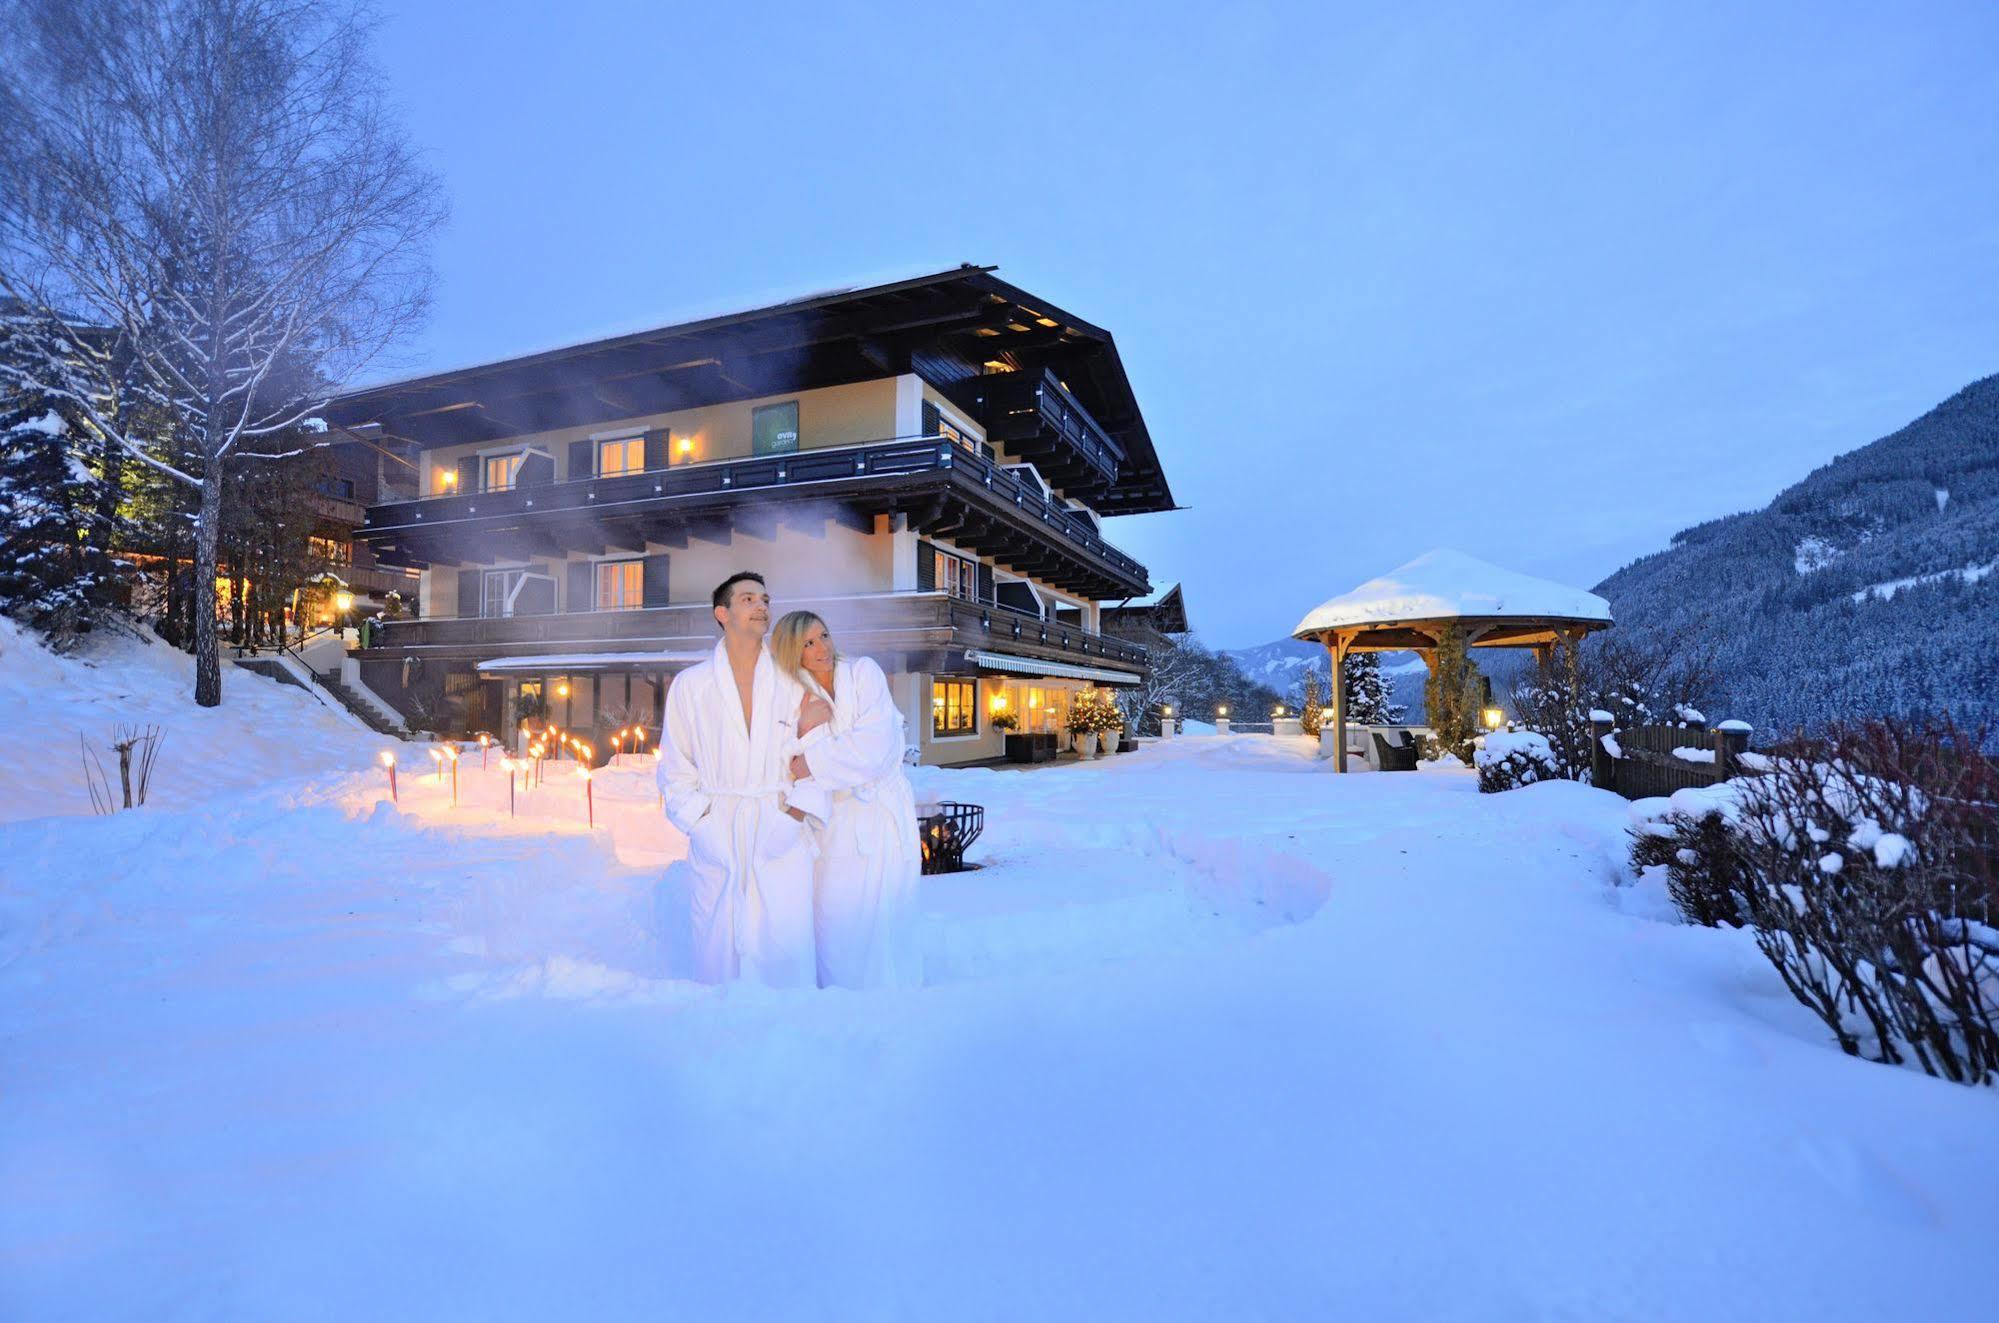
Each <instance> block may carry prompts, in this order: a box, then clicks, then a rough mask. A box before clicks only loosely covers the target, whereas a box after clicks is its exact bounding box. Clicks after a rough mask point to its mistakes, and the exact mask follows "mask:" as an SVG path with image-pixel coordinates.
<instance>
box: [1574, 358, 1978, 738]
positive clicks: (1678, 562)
mask: <svg viewBox="0 0 1999 1323" xmlns="http://www.w3.org/2000/svg"><path fill="white" fill-rule="evenodd" d="M1596 591H1597V592H1598V593H1600V594H1602V595H1603V596H1604V597H1607V598H1609V599H1610V603H1611V607H1612V609H1613V610H1614V611H1615V613H1616V616H1617V632H1618V633H1619V634H1621V635H1623V636H1626V637H1630V636H1633V635H1636V636H1639V637H1641V638H1646V639H1652V640H1673V639H1678V638H1682V637H1691V636H1692V632H1693V631H1699V633H1700V635H1701V636H1702V637H1703V639H1704V640H1705V641H1707V642H1710V643H1712V644H1713V646H1714V649H1715V653H1716V659H1717V662H1718V663H1719V666H1720V692H1719V693H1718V694H1717V695H1716V698H1715V702H1714V704H1713V707H1712V709H1711V712H1710V715H1715V714H1716V713H1718V714H1719V715H1720V716H1725V717H1739V718H1742V719H1743V720H1746V721H1749V722H1752V723H1753V724H1755V725H1756V726H1758V727H1759V728H1762V729H1764V730H1780V731H1781V730H1788V729H1790V728H1792V727H1795V726H1806V727H1812V726H1817V725H1819V724H1821V723H1823V722H1825V721H1828V720H1831V719H1834V718H1838V717H1858V716H1870V715H1915V714H1921V713H1926V712H1938V711H1943V710H1946V709H1947V710H1949V711H1950V712H1951V713H1952V714H1953V715H1954V716H1955V717H1956V718H1957V720H1958V721H1959V722H1960V723H1962V724H1965V725H1968V726H1980V725H1990V726H1995V727H1999V376H1992V377H1987V378H1985V379H1984V380H1982V381H1978V382H1975V383H1973V384H1972V385H1970V386H1967V387H1966V388H1965V389H1963V390H1961V391H1959V392H1958V393H1957V394H1955V395H1953V396H1951V397H1950V398H1949V399H1948V400H1945V401H1944V402H1943V403H1942V404H1939V405H1938V406H1937V407H1936V408H1934V409H1932V410H1930V411H1929V412H1928V413H1926V414H1924V415H1923V416H1922V417H1920V418H1918V419H1916V420H1915V421H1914V422H1912V423H1910V424H1909V425H1908V426H1906V427H1903V428H1902V429H1900V430H1899V431H1896V432H1894V433H1892V434H1890V435H1888V436H1885V437H1882V438H1881V439H1880V440H1878V441H1875V442H1872V443H1871V444H1868V445H1865V446H1862V447H1861V448H1860V449H1858V450H1854V451H1851V452H1850V453H1848V454H1845V455H1841V456H1839V457H1838V458H1837V459H1834V460H1833V461H1832V462H1831V463H1828V464H1825V465H1823V466H1822V467H1820V468H1818V469H1816V470H1814V471H1813V472H1812V473H1811V474H1809V475H1808V476H1807V477H1806V478H1805V479H1804V480H1803V481H1801V482H1799V483H1797V484H1796V485H1795V486H1792V487H1790V488H1788V489H1786V490H1785V491H1784V492H1782V493H1781V494H1779V495H1778V497H1777V498H1776V499H1775V500H1774V501H1772V502H1771V503H1770V504H1769V505H1768V506H1767V507H1765V508H1764V509H1762V510H1757V511H1751V512H1747V513H1744V514H1735V515H1728V516H1725V517H1723V518H1720V519H1714V520H1710V521H1708V522H1707V523H1704V524H1697V525H1695V526H1694V527H1692V528H1689V529H1687V530H1685V531H1684V532H1681V533H1678V534H1676V535H1675V536H1674V537H1673V540H1672V545H1671V546H1670V547H1669V548H1667V549H1666V550H1664V551H1660V552H1657V553H1654V554H1653V555H1649V556H1644V557H1641V558H1640V559H1638V560H1636V561H1634V562H1632V563H1631V564H1629V565H1627V566H1625V567H1624V568H1623V569H1621V570H1619V571H1618V572H1617V573H1615V574H1613V575H1611V576H1610V577H1609V578H1607V579H1605V580H1604V581H1603V582H1602V583H1601V584H1598V585H1597V588H1596Z"/></svg>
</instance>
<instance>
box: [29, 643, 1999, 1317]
mask: <svg viewBox="0 0 1999 1323" xmlns="http://www.w3.org/2000/svg"><path fill="white" fill-rule="evenodd" d="M23 660H25V662H26V664H25V665H16V663H17V662H18V661H23ZM181 678H182V677H180V676H179V675H178V674H177V672H176V668H175V666H173V665H171V664H165V663H163V662H162V661H161V659H160V658H158V657H156V656H154V655H153V654H151V653H150V652H149V651H146V650H143V649H142V650H140V651H138V652H136V653H134V654H132V655H131V656H130V657H128V658H126V659H125V660H124V661H123V662H121V663H119V664H118V665H116V666H103V665H101V666H99V667H97V668H80V667H71V666H70V665H69V664H67V663H55V662H53V661H52V659H37V658H35V657H33V656H32V655H30V656H27V657H25V658H23V657H18V656H17V655H16V654H15V652H14V651H13V650H12V649H11V648H10V649H9V651H8V653H7V655H6V657H5V660H4V664H0V701H5V702H7V703H8V704H9V705H10V706H11V707H12V708H14V709H15V710H19V709H20V708H21V707H22V706H23V705H25V704H27V703H28V702H29V700H30V699H31V698H32V697H34V696H36V695H38V694H41V693H43V692H45V691H49V690H50V689H51V687H60V690H61V692H62V693H63V694H65V695H66V697H65V698H64V699H63V700H62V703H61V704H60V705H58V709H59V711H60V712H64V713H68V714H69V718H70V719H79V718H83V717H86V716H88V715H89V714H90V713H91V708H90V707H89V703H88V700H87V699H86V698H85V697H83V696H82V694H83V692H84V691H86V690H88V691H91V692H100V693H107V694H108V693H113V692H118V693H125V694H128V695H137V698H136V700H135V701H137V702H139V703H140V704H142V705H149V706H151V705H156V704H157V705H159V706H154V707H153V710H154V711H156V712H157V715H158V716H159V717H160V718H161V719H162V720H164V721H166V722H167V724H169V726H170V728H171V729H173V730H176V731H180V732H183V733H184V734H185V735H186V736H187V738H186V741H185V743H186V746H187V747H188V748H190V749H198V750H206V751H208V752H209V753H210V754H211V755H212V756H213V757H215V758H218V759H219V758H222V757H223V756H225V755H226V754H229V753H231V752H234V753H235V754H236V756H237V757H239V758H241V759H243V760H244V761H245V764H246V766H245V768H243V769H235V768H233V767H218V768H217V769H216V771H217V779H216V780H215V781H213V782H211V781H210V780H208V779H207V778H205V777H199V776H189V777H187V778H186V779H185V781H184V783H183V785H182V787H181V789H182V791H183V792H184V793H183V795H182V797H181V798H178V799H176V800H174V801H173V802H163V803H161V804H160V805H157V806H155V807H154V808H151V809H148V810H146V811H145V812H139V813H126V814H119V815H117V816H115V817H111V818H93V817H89V816H75V815H73V814H71V813H68V812H56V813H48V812H42V813H41V814H40V815H39V816H29V814H30V813H34V812H36V806H34V805H29V806H25V807H24V806H22V805H19V804H10V806H9V808H10V818H11V820H9V821H6V822H0V861H4V863H0V1042H4V1043H5V1044H6V1088H5V1089H4V1090H0V1296H3V1297H4V1299H5V1300H6V1301H7V1311H6V1312H7V1313H8V1315H9V1316H10V1317H21V1318H37V1319H39V1318H130V1317H201V1318H225V1319H233V1318H245V1319H249V1318H288V1319H319V1318H324V1319H347V1318H357V1317H367V1318H375V1317H385V1316H387V1317H402V1318H540V1317H577V1316H580V1315H588V1316H592V1317H645V1316H654V1315H658V1314H660V1313H662V1312H665V1313H668V1314H674V1315H684V1316H689V1317H707V1316H713V1317H745V1318H749V1317H755V1318H794V1317H841V1316H851V1315H860V1316H884V1317H903V1318H954V1319H1016V1318H1023V1317H1032V1318H1046V1319H1065V1318H1076V1319H1107V1318H1186V1317H1209V1318H1240V1317H1270V1318H1303V1317H1324V1316H1329V1315H1335V1314H1352V1315H1354V1316H1357V1317H1369V1318H1424V1319H1446V1320H1451V1319H1465V1320H1470V1319H1489V1318H1495V1317H1501V1318H1512V1317H1519V1318H1549V1317H1553V1318H1602V1317H1618V1318H1629V1319H1639V1318H1669V1317H1670V1318H1680V1317H1684V1318H1703V1319H1709V1318H1713V1319H1722V1318H1742V1319H1752V1318H1780V1317H1781V1318H1793V1317H1808V1318H1813V1319H1815V1320H1826V1321H1831V1323H1837V1321H1838V1320H1848V1319H1852V1320H1860V1319H1875V1318H1889V1317H1945V1318H1948V1317H1976V1316H1978V1315H1979V1314H1980V1313H1981V1312H1983V1310H1984V1309H1985V1307H1986V1305H1987V1304H1988V1303H1989V1302H1988V1301H1987V1299H1986V1297H1987V1296H1988V1295H1989V1291H1988V1290H1987V1288H1986V1286H1985V1284H1984V1281H1983V1279H1982V1278H1981V1277H1980V1276H1979V1274H1977V1273H1975V1272H1966V1271H1963V1270H1962V1269H1963V1265H1965V1264H1967V1263H1975V1262H1978V1261H1979V1260H1978V1258H1977V1257H1976V1256H1978V1255H1981V1254H1983V1253H1984V1252H1985V1251H1986V1249H1987V1248H1988V1246H1989V1244H1990V1241H1991V1232H1992V1227H1993V1221H1992V1212H1991V1207H1990V1195H1989V1192H1990V1191H1991V1190H1992V1189H1993V1188H1994V1186H1995V1182H1999V1152H1995V1148H1999V1146H1995V1145H1994V1144H1993V1142H1992V1133H1993V1132H1992V1102H1993V1100H1992V1098H1991V1097H1990V1096H1989V1095H1985V1094H1981V1093H1979V1092H1978V1091H1974V1090H1969V1089H1962V1088H1957V1087H1953V1086H1950V1085H1945V1084H1941V1083H1939V1082H1937V1081H1933V1080H1928V1079H1924V1078H1922V1077H1919V1076H1916V1075H1913V1074H1911V1073H1909V1072H1905V1071H1897V1070H1889V1069H1884V1068H1882V1067H1878V1066H1874V1065H1871V1064H1869V1063H1866V1062H1860V1061H1854V1060H1849V1059H1848V1058H1846V1057H1844V1056H1842V1055H1840V1054H1839V1053H1838V1051H1837V1050H1835V1049H1834V1048H1832V1047H1831V1046H1830V1045H1828V1044H1827V1043H1826V1042H1825V1041H1824V1040H1823V1038H1822V1036H1821V1034H1820V1031H1819V1027H1818V1025H1817V1022H1816V1021H1815V1020H1813V1019H1812V1018H1811V1017H1810V1015H1809V1013H1808V1012H1806V1011H1805V1010H1804V1009H1803V1008H1802V1007H1800V1006H1798V1005H1797V1004H1796V1003H1795V1002H1793V1001H1792V1000H1791V999H1790V997H1789V995H1788V994H1787V993H1786V992H1785V991H1784V990H1783V988H1782V987H1781V986H1780V985H1779V984H1778V983H1777V982H1776V979H1775V976H1774V975H1773V974H1772V973H1771V972H1770V970H1769V968H1768V966H1767V964H1765V962H1764V961H1763V960H1762V959H1761V957H1760V956H1759V955H1758V954H1757V953H1756V951H1755V949H1754V944H1753V939H1751V938H1750V937H1749V936H1748V935H1747V934H1743V933H1734V932H1714V931H1709V930H1693V929H1689V928H1686V927H1683V926H1678V925H1674V924H1668V923H1660V922H1655V921H1653V920H1652V919H1651V918H1649V917H1645V916H1643V915H1640V914H1637V913H1631V912H1626V911H1627V910H1631V909H1632V908H1633V906H1632V904H1631V901H1630V898H1631V897H1632V896H1633V895H1634V894H1635V889H1634V888H1629V887H1621V886H1617V885H1615V884H1616V883H1618V882H1619V881H1621V880H1622V877H1623V865H1622V858H1623V853H1624V847H1625V843H1626V837H1625V829H1626V825H1627V822H1628V813H1629V811H1630V810H1629V807H1628V806H1627V805H1625V804H1624V802H1623V801H1621V800H1619V799H1617V798H1616V797H1614V796H1611V795H1608V794H1605V793H1603V792H1601V791H1596V790H1592V789H1590V788H1588V787H1585V786H1580V785H1577V784H1574V783H1571V782H1557V783H1550V784H1541V785H1534V786H1530V787H1528V788H1526V789H1524V790H1520V791H1517V792H1515V793H1511V794H1506V795H1490V796H1480V795H1478V794H1476V793H1474V783H1473V780H1474V779H1473V777H1472V776H1471V775H1470V774H1469V773H1468V772H1466V771H1464V770H1462V769H1445V768H1440V767H1434V766H1433V767H1430V768H1428V769H1426V770H1428V772H1429V774H1428V775H1424V776H1394V775H1386V776H1348V777H1341V776H1336V775H1331V774H1330V773H1329V769H1328V768H1327V766H1326V765H1325V764H1324V763H1322V762H1319V761H1318V760H1316V759H1315V758H1313V756H1312V751H1311V749H1310V748H1309V747H1307V746H1303V745H1301V744H1300V743H1299V742H1298V741H1295V740H1278V739H1275V738H1273V737H1268V736H1243V737H1240V738H1234V739H1228V740H1220V739H1214V740H1163V741H1150V742H1148V743H1147V744H1146V745H1145V746H1144V747H1143V748H1141V749H1140V750H1138V751H1137V752H1135V753H1131V754H1122V755H1118V756H1116V757H1113V758H1107V759H1100V760H1097V761H1095V762H1092V763H1089V764H1077V765H1065V766H1055V767H1043V768H1034V769H1030V770H1002V769H991V770H975V771H962V772H949V771H941V770H939V769H934V768H926V769H919V770H918V772H917V779H918V780H919V782H921V785H920V787H919V789H920V791H921V792H922V793H926V794H932V795H935V796H937V797H941V798H948V799H957V800H966V801H971V802H975V803H980V804H983V805H985V806H986V808H987V812H988V818H987V829H986V835H985V837H984V838H983V839H981V841H980V842H979V843H978V844H977V845H975V846H974V847H973V850H972V858H973V859H974V861H975V862H977V863H979V864H980V865H981V867H980V869H979V870H978V871H976V872H971V873H965V874H960V875H957V876H953V877H944V878H933V879H926V880H925V882H924V884H923V887H922V890H921V905H922V910H923V931H922V940H923V948H924V952H925V960H926V967H927V971H928V976H929V986H927V987H924V988H922V989H918V990H910V991H902V992H883V993H845V992H833V993H810V992H787V993H771V992H763V991H759V990H756V989H752V988H730V989H712V988H703V987H697V986H694V985H692V984H689V983H686V982H683V981H680V980H678V979H676V978H674V977H673V974H674V971H675V969H676V968H677V967H679V966H680V964H681V962H683V961H684V957H685V951H684V931H683V926H684V916H685V911H686V897H685V896H684V895H679V894H676V893H675V892H674V891H673V890H672V888H671V887H669V886H666V885H663V884H662V882H661V878H662V876H663V872H664V869H665V866H666V864H667V863H668V862H669V861H670V860H671V859H674V858H677V857H679V854H680V853H681V852H682V851H684V849H685V848H686V847H685V842H684V840H682V839H681V838H680V837H679V835H678V833H676V832H674V831H673V830H672V829H671V828H670V827H668V826H667V825H666V824H665V823H664V822H663V820H662V819H661V818H660V817H659V815H658V812H657V803H656V800H654V799H653V798H652V792H651V788H650V785H649V782H648V774H649V771H650V768H649V766H647V765H646V762H645V761H644V760H640V761H635V762H630V763H623V764H621V765H620V766H619V767H618V768H616V769H612V770H610V771H608V772H606V773H604V774H603V775H602V776H600V777H599V778H598V780H597V782H596V785H597V793H598V805H599V810H600V813H601V814H602V815H603V816H602V817H601V818H600V822H601V823H602V824H603V825H600V826H599V828H598V829H597V830H595V831H592V830H590V829H589V828H587V827H586V826H585V825H584V823H583V821H582V805H581V802H580V794H579V793H578V789H579V787H578V783H576V782H575V781H573V780H571V779H566V778H565V777H564V776H563V775H558V774H557V771H559V769H557V770H556V771H552V772H551V775H550V777H549V779H548V780H547V781H546V782H545V783H544V785H543V786H542V787H540V788H538V789H536V790H534V791H532V792H527V793H525V794H521V793H517V796H516V810H517V812H519V814H520V816H517V817H510V816H508V810H507V807H506V800H505V798H504V796H505V781H504V779H503V778H501V777H499V776H498V775H496V774H495V773H494V772H493V769H492V768H491V767H488V768H487V769H486V770H485V771H484V772H481V771H480V770H478V769H477V767H476V762H475V760H468V765H466V766H462V767H461V783H460V795H459V801H458V803H457V804H456V805H455V806H454V805H453V804H452V802H451V798H450V790H449V786H448V784H447V783H444V782H440V781H438V780H435V779H433V778H431V777H430V776H427V775H410V776H406V777H405V778H404V780H403V782H402V786H401V803H400V805H399V806H395V807H392V806H390V805H389V804H388V802H387V800H386V793H387V791H386V786H385V784H384V778H383V777H382V776H381V774H380V773H379V771H378V770H377V769H375V768H374V767H373V766H372V764H371V762H370V759H369V755H370V754H371V753H372V752H373V750H374V745H373V744H372V743H371V742H369V741H367V740H365V739H360V738H352V739H350V738H347V731H346V729H345V728H344V727H341V726H339V725H338V724H337V723H331V722H328V723H321V722H320V721H319V720H318V718H317V717H316V716H315V712H314V709H313V707H312V706H311V700H310V699H309V698H307V697H306V696H305V695H303V694H300V693H298V691H296V690H287V689H280V688H279V687H278V686H276V685H269V686H268V687H267V689H266V690H259V689H257V688H256V687H255V686H254V685H253V684H252V683H251V682H250V680H249V679H248V678H247V677H242V678H239V677H236V676H233V675H232V676H230V677H229V683H228V689H227V693H228V695H229V702H228V703H226V704H225V706H224V707H223V708H222V709H220V710H219V711H218V712H215V713H211V714H207V717H206V718H204V719H202V720H199V721H198V720H195V719H194V718H192V717H191V716H189V715H188V713H187V711H185V710H182V709H176V708H172V707H169V706H165V705H164V704H165V703H166V699H167V695H168V694H169V693H170V692H173V691H174V690H175V687H176V686H178V684H179V683H180V679H181ZM257 683H259V684H262V683H264V682H261V681H260V682H257ZM270 695H275V697H270ZM93 719H94V718H93ZM36 757H39V751H38V749H36V748H35V747H34V746H30V745H26V744H24V743H22V742H14V743H12V744H10V745H8V746H4V747H0V775H4V776H5V777H7V778H9V781H8V784H10V785H13V786H23V785H28V784H30V783H31V781H32V779H33V777H34V776H35V775H37V774H36V773H34V772H33V770H32V768H30V769H29V770H27V771H24V770H22V769H23V766H24V765H26V764H29V763H30V762H31V761H32V760H33V759H34V758H36ZM252 773H254V775H253V774H252ZM1683 793H1687V792H1683ZM523 799H525V800H526V801H527V803H526V804H525V805H524V804H523V803H522V802H521V801H522V800H523ZM1882 839H1886V838H1885V836H1884V837H1883V838H1882ZM1605 1228H1642V1232H1643V1233H1642V1234H1632V1235H1623V1234H1609V1235H1606V1234H1605ZM1662 1246H1663V1247H1668V1248H1667V1249H1665V1250H1662V1249H1661V1247H1662ZM1329 1247H1332V1252H1329ZM1672 1247H1693V1248H1692V1250H1691V1251H1690V1252H1684V1253H1682V1252H1679V1251H1678V1250H1677V1249H1675V1248H1672ZM1856 1263H1865V1264H1867V1265H1868V1266H1869V1271H1867V1272H1864V1273H1856V1272H1854V1271H1852V1266H1853V1265H1854V1264H1856Z"/></svg>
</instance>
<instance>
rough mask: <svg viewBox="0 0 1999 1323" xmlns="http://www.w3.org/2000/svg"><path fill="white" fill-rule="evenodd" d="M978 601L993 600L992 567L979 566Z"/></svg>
mask: <svg viewBox="0 0 1999 1323" xmlns="http://www.w3.org/2000/svg"><path fill="white" fill-rule="evenodd" d="M979 600H980V601H981V602H990V601H992V600H993V567H992V566H990V565H981V566H979Z"/></svg>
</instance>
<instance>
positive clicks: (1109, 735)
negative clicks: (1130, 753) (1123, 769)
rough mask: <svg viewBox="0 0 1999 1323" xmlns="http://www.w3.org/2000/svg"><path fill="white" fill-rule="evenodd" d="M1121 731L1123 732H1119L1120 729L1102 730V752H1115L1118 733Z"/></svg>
mask: <svg viewBox="0 0 1999 1323" xmlns="http://www.w3.org/2000/svg"><path fill="white" fill-rule="evenodd" d="M1122 733H1123V732H1121V731H1115V730H1107V731H1105V732H1104V735H1103V750H1104V752H1105V753H1116V752H1117V746H1118V736H1119V735H1120V734H1122Z"/></svg>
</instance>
